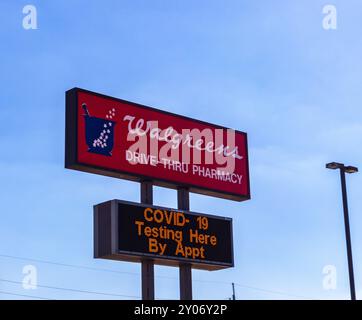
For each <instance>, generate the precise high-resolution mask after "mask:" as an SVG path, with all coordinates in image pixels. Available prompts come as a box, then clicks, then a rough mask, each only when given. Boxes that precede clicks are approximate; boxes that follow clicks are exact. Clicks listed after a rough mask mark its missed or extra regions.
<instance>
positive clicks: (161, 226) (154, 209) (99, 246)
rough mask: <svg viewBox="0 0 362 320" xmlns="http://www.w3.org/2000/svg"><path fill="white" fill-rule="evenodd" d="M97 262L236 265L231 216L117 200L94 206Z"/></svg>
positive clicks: (208, 267) (208, 266)
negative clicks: (150, 261)
mask: <svg viewBox="0 0 362 320" xmlns="http://www.w3.org/2000/svg"><path fill="white" fill-rule="evenodd" d="M94 256H95V258H103V259H114V260H122V261H131V262H140V261H141V260H142V259H151V260H153V261H154V262H155V263H156V264H160V265H169V266H178V265H180V264H182V263H189V264H191V265H192V267H193V268H197V269H205V270H218V269H223V268H228V267H233V266H234V258H233V241H232V220H231V218H225V217H218V216H213V215H207V214H201V213H194V212H189V211H183V210H177V209H170V208H164V207H158V206H151V205H144V204H138V203H133V202H128V201H120V200H112V201H108V202H104V203H101V204H98V205H96V206H94Z"/></svg>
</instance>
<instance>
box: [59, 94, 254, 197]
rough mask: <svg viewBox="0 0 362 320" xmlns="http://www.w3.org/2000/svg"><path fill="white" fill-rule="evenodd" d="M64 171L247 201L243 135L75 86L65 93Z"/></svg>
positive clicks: (246, 160)
mask: <svg viewBox="0 0 362 320" xmlns="http://www.w3.org/2000/svg"><path fill="white" fill-rule="evenodd" d="M65 166H66V167H67V168H70V169H76V170H81V171H86V172H92V173H97V174H102V175H107V176H112V177H117V178H122V179H129V180H134V181H143V180H151V181H153V182H154V184H156V185H160V186H166V187H171V188H176V187H187V188H189V189H190V191H192V192H197V193H202V194H207V195H212V196H217V197H222V198H227V199H232V200H238V201H241V200H247V199H250V188H249V170H248V149H247V136H246V133H244V132H240V131H234V130H231V129H227V128H224V127H221V126H217V125H213V124H209V123H206V122H202V121H199V120H194V119H190V118H187V117H183V116H179V115H176V114H172V113H169V112H165V111H161V110H157V109H154V108H151V107H146V106H143V105H140V104H136V103H133V102H129V101H125V100H121V99H116V98H112V97H108V96H104V95H101V94H97V93H94V92H90V91H87V90H83V89H78V88H74V89H71V90H69V91H67V93H66V163H65Z"/></svg>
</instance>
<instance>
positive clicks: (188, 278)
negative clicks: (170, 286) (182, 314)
mask: <svg viewBox="0 0 362 320" xmlns="http://www.w3.org/2000/svg"><path fill="white" fill-rule="evenodd" d="M177 207H178V209H181V210H187V211H189V210H190V192H189V190H188V189H187V188H178V189H177ZM179 270H180V300H192V268H191V264H189V263H185V264H181V265H180V269H179Z"/></svg>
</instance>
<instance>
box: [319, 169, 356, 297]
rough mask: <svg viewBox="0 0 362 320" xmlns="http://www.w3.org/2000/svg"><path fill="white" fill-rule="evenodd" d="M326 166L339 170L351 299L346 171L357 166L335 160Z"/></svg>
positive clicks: (353, 291) (353, 171)
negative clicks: (346, 164)
mask: <svg viewBox="0 0 362 320" xmlns="http://www.w3.org/2000/svg"><path fill="white" fill-rule="evenodd" d="M326 168H327V169H333V170H335V169H339V172H340V177H341V188H342V200H343V214H344V228H345V234H346V246H347V259H348V273H349V287H350V292H351V300H356V288H355V284H354V273H353V258H352V243H351V231H350V228H349V217H348V202H347V188H346V172H347V173H355V172H358V168H356V167H353V166H345V165H344V164H343V163H337V162H331V163H327V164H326Z"/></svg>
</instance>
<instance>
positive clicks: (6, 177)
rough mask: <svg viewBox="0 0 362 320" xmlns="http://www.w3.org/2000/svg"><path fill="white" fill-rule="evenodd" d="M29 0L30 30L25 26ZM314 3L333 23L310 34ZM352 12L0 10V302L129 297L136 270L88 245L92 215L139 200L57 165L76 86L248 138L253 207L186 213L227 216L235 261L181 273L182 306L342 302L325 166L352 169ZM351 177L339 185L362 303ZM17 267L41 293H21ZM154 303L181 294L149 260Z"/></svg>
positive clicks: (357, 107) (239, 6)
mask: <svg viewBox="0 0 362 320" xmlns="http://www.w3.org/2000/svg"><path fill="white" fill-rule="evenodd" d="M29 3H31V4H33V5H35V6H36V8H37V11H38V29H37V30H25V29H23V27H22V19H23V16H24V15H23V14H22V9H23V7H24V6H25V5H26V4H29ZM326 4H334V5H335V6H336V8H337V14H338V15H337V23H338V24H337V29H336V30H325V29H323V28H322V19H323V17H324V16H323V14H322V8H323V6H324V5H326ZM361 12H362V3H361V2H360V1H359V0H350V1H333V2H329V1H328V0H325V1H320V0H306V1H303V2H301V1H287V0H283V1H282V0H273V1H268V0H264V1H241V0H238V1H231V0H228V1H210V0H208V1H206V0H201V1H185V0H184V1H175V0H173V1H158V0H155V1H146V0H143V1H141V0H138V1H110V0H106V1H85V0H74V1H60V0H53V1H44V0H43V1H40V0H39V1H35V0H33V1H30V2H24V1H17V0H16V1H10V0H7V1H1V3H0V26H1V28H0V41H1V45H2V46H1V47H2V49H1V52H0V58H1V59H0V61H1V62H0V66H1V69H0V70H1V72H0V85H1V94H0V118H1V120H2V125H1V126H0V144H1V146H2V147H1V148H0V162H1V170H0V180H1V181H2V183H1V185H0V194H1V196H0V198H1V204H2V210H1V223H0V298H1V299H9V298H13V299H27V298H28V297H25V296H13V295H9V294H5V293H1V292H7V293H13V294H19V295H29V296H37V297H43V298H50V299H62V298H69V299H95V298H112V299H120V298H127V297H124V296H117V295H125V296H131V297H136V298H137V297H140V295H141V293H140V265H138V264H131V263H126V262H114V261H106V260H95V259H93V245H92V243H93V242H92V241H93V240H92V237H93V234H92V221H93V218H92V215H93V213H92V206H93V205H94V204H96V203H99V202H102V201H105V200H109V199H113V198H119V199H124V200H130V201H138V200H139V185H138V184H137V183H133V182H127V181H123V180H117V179H112V178H106V177H102V176H97V175H91V174H86V173H82V172H76V171H70V170H66V169H64V160H63V159H64V92H65V91H66V90H68V89H70V88H72V87H75V86H77V87H81V88H85V89H89V90H92V91H97V92H101V93H104V94H107V95H111V96H115V97H119V98H123V99H127V100H131V101H135V102H139V103H143V104H147V105H152V106H155V107H159V108H161V109H164V110H169V111H171V112H175V113H179V114H183V115H186V116H190V117H193V118H198V119H202V120H205V121H208V122H212V123H217V124H220V125H224V126H228V127H231V128H236V129H239V130H242V131H246V132H248V137H249V153H250V154H249V157H250V173H251V192H252V199H251V200H250V201H247V202H241V203H239V202H232V201H227V200H222V199H216V198H212V197H206V196H200V195H194V194H193V195H192V196H191V209H192V210H194V211H198V212H205V213H210V214H216V215H225V216H229V217H232V218H233V222H234V242H235V268H232V269H227V270H222V271H216V272H207V271H194V272H193V278H194V280H195V281H194V283H193V285H194V291H193V294H194V298H196V299H227V298H229V297H230V296H231V293H232V292H231V282H235V283H236V284H237V286H236V295H237V298H238V299H294V298H296V297H305V298H311V299H346V298H348V297H349V287H348V274H347V264H346V250H345V240H344V226H343V214H342V204H341V195H340V184H339V176H338V174H337V173H336V172H333V171H329V170H326V169H325V168H324V166H325V163H326V162H329V161H340V162H345V163H346V164H352V165H356V166H360V167H361V163H362V151H361V146H362V108H361V101H362V90H361V85H360V84H361V78H362V76H361V74H362V62H361V56H362V43H361V40H360V39H361V37H360V34H361V29H362V20H361ZM361 179H362V178H361V177H360V175H359V174H355V175H350V176H347V183H348V192H349V193H348V195H349V206H350V222H351V233H352V242H353V253H354V267H355V278H356V287H357V294H358V297H359V298H360V299H361V298H362V233H361V232H360V229H361V227H362V216H361V215H360V212H362V203H361V199H362V189H361V188H360V185H361V181H362V180H361ZM155 204H158V205H164V206H171V207H175V206H176V193H175V191H173V190H167V189H162V188H156V190H155ZM9 256H11V257H9ZM19 258H22V259H19ZM26 259H34V260H41V261H42V262H41V261H34V260H26ZM45 261H48V262H52V263H45ZM54 263H63V264H71V265H72V266H64V265H59V264H54ZM28 264H31V265H34V266H36V268H37V270H38V284H39V287H38V288H37V289H32V290H25V289H23V288H22V285H21V281H22V279H23V277H24V275H23V274H22V269H23V267H24V266H25V265H28ZM325 265H334V266H335V267H336V270H337V287H336V289H335V290H325V289H323V286H322V281H323V277H324V275H323V274H322V269H323V267H324V266H325ZM75 266H78V267H75ZM80 266H83V267H87V268H81V267H80ZM9 281H13V282H9ZM40 286H50V287H57V288H67V289H77V290H84V291H96V292H102V293H108V294H114V296H105V295H99V294H98V295H97V294H93V293H85V292H76V291H69V290H59V289H55V288H44V287H40ZM156 297H157V298H170V299H177V298H178V297H179V294H178V269H177V268H166V267H156Z"/></svg>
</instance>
